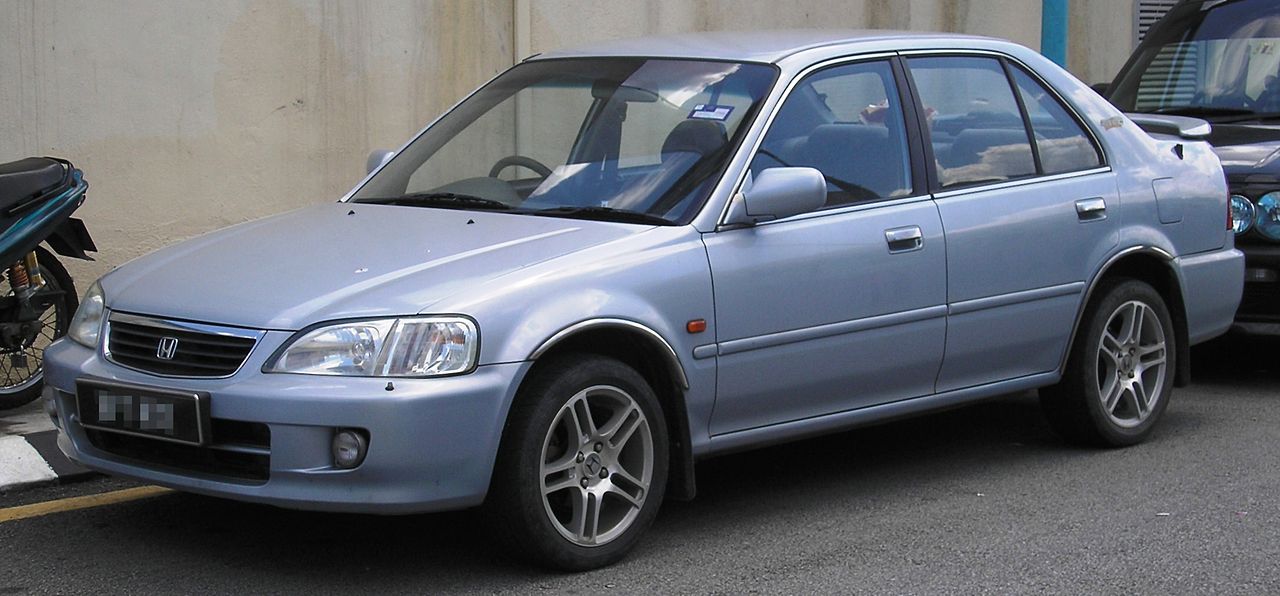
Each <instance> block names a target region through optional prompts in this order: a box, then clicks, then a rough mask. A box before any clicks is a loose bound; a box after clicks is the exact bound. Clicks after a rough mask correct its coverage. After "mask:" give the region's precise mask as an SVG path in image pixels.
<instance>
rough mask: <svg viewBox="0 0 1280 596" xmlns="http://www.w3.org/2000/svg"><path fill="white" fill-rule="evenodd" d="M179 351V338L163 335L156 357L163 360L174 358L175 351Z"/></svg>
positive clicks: (157, 347)
mask: <svg viewBox="0 0 1280 596" xmlns="http://www.w3.org/2000/svg"><path fill="white" fill-rule="evenodd" d="M177 351H178V338H176V337H162V338H160V345H158V346H156V358H159V359H161V360H173V354H174V352H177Z"/></svg>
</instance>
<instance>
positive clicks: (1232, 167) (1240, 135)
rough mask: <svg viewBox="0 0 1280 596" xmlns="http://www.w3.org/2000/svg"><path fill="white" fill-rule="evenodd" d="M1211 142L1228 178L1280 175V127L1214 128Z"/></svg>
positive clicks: (1223, 126)
mask: <svg viewBox="0 0 1280 596" xmlns="http://www.w3.org/2000/svg"><path fill="white" fill-rule="evenodd" d="M1207 140H1208V141H1209V142H1210V143H1212V144H1213V149H1214V151H1215V152H1217V154H1218V158H1219V159H1221V160H1222V169H1223V170H1225V171H1226V172H1227V174H1228V175H1234V174H1241V175H1245V174H1253V173H1266V174H1280V127H1278V126H1262V125H1233V124H1214V125H1213V132H1212V133H1210V135H1209V138H1208V139H1207Z"/></svg>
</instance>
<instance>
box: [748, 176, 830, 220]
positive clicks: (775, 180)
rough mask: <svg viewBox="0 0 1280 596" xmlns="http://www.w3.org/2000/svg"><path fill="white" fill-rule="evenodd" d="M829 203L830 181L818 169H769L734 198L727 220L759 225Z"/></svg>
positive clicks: (806, 211)
mask: <svg viewBox="0 0 1280 596" xmlns="http://www.w3.org/2000/svg"><path fill="white" fill-rule="evenodd" d="M826 203H827V180H826V178H823V177H822V172H819V171H818V170H816V169H814V168H769V169H767V170H764V171H762V172H760V175H759V176H756V179H755V183H754V184H752V185H751V188H750V189H748V190H744V191H742V192H740V193H738V194H737V195H735V196H734V197H733V203H732V205H731V206H730V209H729V217H728V219H727V221H726V222H725V223H728V224H736V225H748V226H751V225H755V224H758V223H760V222H764V221H772V220H775V219H782V218H784V217H791V216H792V215H799V214H801V213H808V212H810V211H813V210H815V209H818V208H820V207H822V206H823V205H825V204H826Z"/></svg>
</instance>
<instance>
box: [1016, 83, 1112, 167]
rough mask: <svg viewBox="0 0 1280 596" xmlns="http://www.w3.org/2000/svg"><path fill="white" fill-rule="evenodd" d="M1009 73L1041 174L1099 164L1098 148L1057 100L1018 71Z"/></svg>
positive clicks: (1100, 159)
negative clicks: (1019, 97)
mask: <svg viewBox="0 0 1280 596" xmlns="http://www.w3.org/2000/svg"><path fill="white" fill-rule="evenodd" d="M1011 66H1012V65H1011ZM1012 70H1013V81H1014V83H1015V84H1017V86H1018V93H1019V94H1020V95H1022V105H1024V106H1026V108H1027V116H1029V117H1030V119H1031V130H1032V131H1033V132H1035V133H1036V149H1037V150H1038V151H1039V153H1040V165H1041V167H1042V168H1043V169H1044V173H1046V174H1061V173H1063V172H1074V171H1077V170H1087V169H1089V168H1096V167H1098V166H1100V165H1102V155H1101V154H1100V153H1099V152H1098V148H1097V147H1095V146H1094V144H1093V141H1091V140H1089V135H1087V134H1085V132H1084V129H1083V128H1081V127H1080V123H1079V122H1077V121H1076V120H1075V118H1072V117H1071V115H1070V114H1068V113H1067V109H1066V108H1064V107H1063V106H1062V104H1061V103H1059V102H1058V99H1057V98H1056V97H1054V96H1053V94H1052V93H1049V91H1048V90H1047V89H1045V88H1044V87H1043V86H1042V85H1040V83H1039V82H1037V81H1036V80H1035V79H1033V78H1031V76H1030V75H1028V74H1027V73H1025V72H1023V70H1022V69H1021V68H1017V67H1014V68H1013V69H1012Z"/></svg>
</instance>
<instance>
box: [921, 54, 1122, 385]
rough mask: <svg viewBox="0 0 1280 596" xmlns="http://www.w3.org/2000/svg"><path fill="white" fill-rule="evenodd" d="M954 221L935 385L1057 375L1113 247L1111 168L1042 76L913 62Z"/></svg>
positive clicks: (940, 191)
mask: <svg viewBox="0 0 1280 596" xmlns="http://www.w3.org/2000/svg"><path fill="white" fill-rule="evenodd" d="M906 62H907V65H908V67H909V70H910V73H911V78H912V81H913V83H914V85H915V88H916V91H917V93H918V95H919V98H920V101H921V104H922V106H923V107H922V109H923V110H924V112H925V113H926V114H928V116H929V119H928V122H929V124H928V134H929V138H930V143H929V145H928V147H929V149H930V150H931V151H932V153H933V157H934V159H933V160H932V163H933V164H934V165H935V168H936V169H935V178H936V181H935V189H936V192H935V194H934V198H935V201H936V203H937V206H938V211H939V212H940V214H941V217H942V225H943V228H944V229H945V230H946V243H947V279H948V287H947V305H948V309H949V314H948V318H947V347H946V355H945V357H944V358H943V365H942V370H941V372H940V373H939V375H938V382H937V390H938V391H939V392H944V391H948V390H953V389H961V388H965V387H973V386H977V385H983V384H986V383H992V382H997V381H1002V380H1007V379H1013V378H1017V377H1023V376H1027V375H1032V374H1037V373H1043V372H1048V371H1051V370H1055V369H1056V368H1057V367H1058V365H1059V363H1060V362H1061V359H1062V356H1063V354H1064V352H1065V350H1066V348H1067V341H1068V339H1069V336H1070V334H1071V328H1072V326H1073V324H1074V320H1075V316H1076V313H1077V309H1078V307H1079V305H1080V302H1081V300H1082V298H1083V293H1084V290H1085V282H1086V280H1087V279H1088V278H1089V276H1090V275H1091V274H1092V272H1093V271H1095V270H1096V268H1097V267H1098V266H1099V265H1100V263H1101V262H1102V260H1103V259H1104V258H1105V257H1106V255H1107V253H1108V252H1109V251H1110V249H1111V247H1113V246H1114V245H1115V244H1116V237H1115V232H1116V229H1117V219H1116V214H1117V213H1118V209H1117V207H1118V205H1117V202H1116V201H1117V193H1116V182H1115V177H1114V174H1113V173H1112V172H1111V171H1110V169H1109V168H1107V167H1105V165H1104V162H1103V159H1102V153H1101V151H1100V150H1099V149H1098V146H1097V144H1096V142H1095V141H1094V139H1093V137H1092V136H1091V135H1090V134H1089V133H1088V131H1087V130H1086V129H1085V128H1084V127H1083V126H1082V125H1081V124H1080V122H1079V121H1078V119H1077V118H1075V117H1074V116H1073V115H1072V113H1071V112H1070V111H1069V109H1068V108H1067V107H1066V106H1065V104H1064V103H1063V102H1062V101H1061V100H1060V99H1059V98H1058V97H1057V96H1056V95H1055V94H1054V93H1052V92H1051V91H1050V90H1049V89H1048V88H1047V87H1046V86H1045V85H1044V84H1043V83H1041V82H1040V81H1039V80H1038V79H1036V78H1034V77H1032V76H1031V75H1030V74H1029V73H1027V72H1026V71H1024V70H1022V68H1021V67H1019V66H1017V65H1016V64H1013V63H1012V62H1008V61H1006V60H1005V59H1003V58H1000V57H995V56H990V55H946V56H936V55H926V56H916V57H912V58H910V59H908V60H907V61H906Z"/></svg>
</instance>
